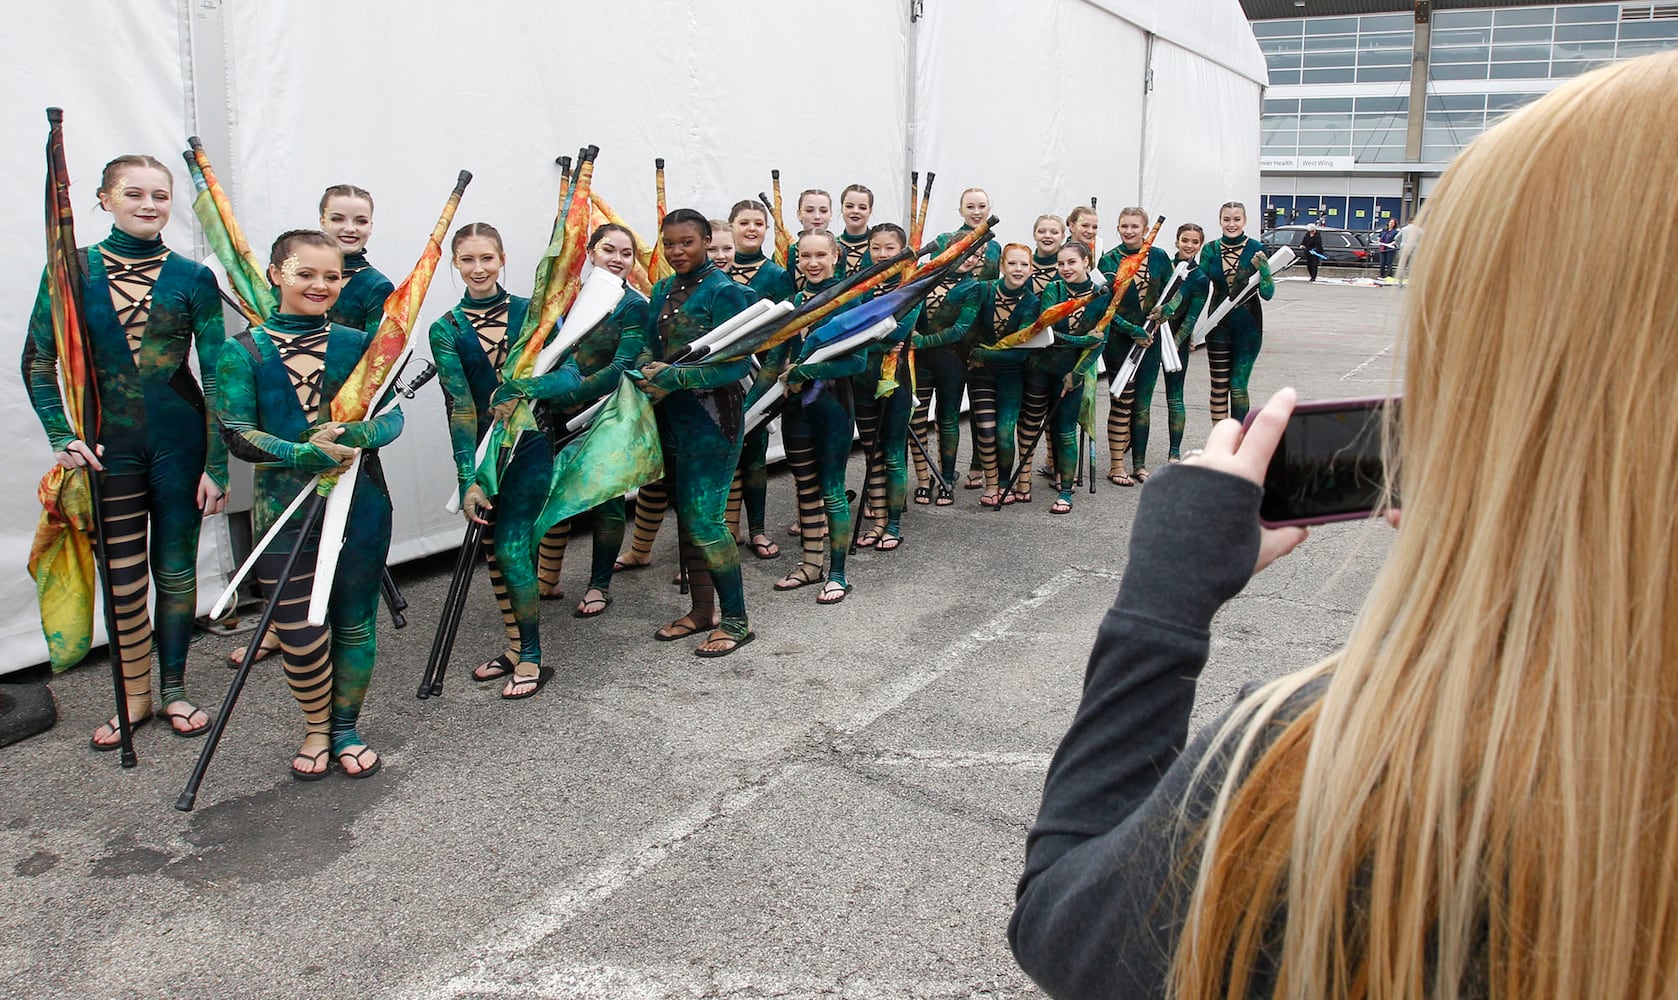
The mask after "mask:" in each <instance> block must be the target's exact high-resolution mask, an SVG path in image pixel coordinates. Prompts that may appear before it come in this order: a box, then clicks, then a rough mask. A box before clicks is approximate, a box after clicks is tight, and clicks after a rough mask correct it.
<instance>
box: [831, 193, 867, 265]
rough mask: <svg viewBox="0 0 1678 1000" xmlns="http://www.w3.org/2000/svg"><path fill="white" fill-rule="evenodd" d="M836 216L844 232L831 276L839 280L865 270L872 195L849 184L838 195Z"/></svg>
mask: <svg viewBox="0 0 1678 1000" xmlns="http://www.w3.org/2000/svg"><path fill="white" fill-rule="evenodd" d="M839 215H840V217H841V218H843V219H844V220H845V229H844V231H843V232H841V233H840V234H839V236H838V240H839V267H838V269H837V270H836V271H835V272H834V273H835V274H837V275H838V276H839V277H841V278H843V277H844V276H845V275H847V274H855V273H856V272H858V271H860V270H862V269H863V268H866V267H867V266H868V264H869V258H868V229H869V223H870V221H871V220H872V219H873V218H874V192H873V191H871V190H869V189H868V188H866V187H864V186H863V185H861V184H852V185H851V186H849V187H847V188H845V190H843V191H841V192H839Z"/></svg>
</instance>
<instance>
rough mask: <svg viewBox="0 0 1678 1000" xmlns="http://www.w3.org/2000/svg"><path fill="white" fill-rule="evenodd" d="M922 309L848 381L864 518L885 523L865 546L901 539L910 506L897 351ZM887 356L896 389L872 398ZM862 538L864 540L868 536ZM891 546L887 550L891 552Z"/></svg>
mask: <svg viewBox="0 0 1678 1000" xmlns="http://www.w3.org/2000/svg"><path fill="white" fill-rule="evenodd" d="M901 283H902V281H901V279H899V278H893V279H892V280H890V281H888V282H886V283H884V284H882V285H881V286H880V287H879V288H877V289H876V290H875V292H874V295H875V296H876V297H877V296H880V295H884V294H886V293H887V292H889V291H891V290H892V289H894V288H896V287H897V286H898V285H899V284H901ZM920 315H921V304H920V303H917V304H916V305H915V308H914V309H913V310H912V311H911V312H910V313H909V314H908V315H907V316H905V317H904V318H903V319H901V320H899V321H898V324H897V328H896V329H895V330H893V331H892V332H891V333H889V334H887V335H886V336H885V338H884V339H882V340H877V341H875V342H874V343H872V344H870V345H869V347H868V367H867V368H866V369H864V370H863V371H862V372H861V373H860V374H857V375H854V376H852V378H851V386H852V390H853V396H854V398H855V406H856V427H857V436H858V438H859V439H860V443H861V445H862V454H863V456H864V459H865V462H866V466H865V475H864V487H863V488H864V491H865V492H864V496H865V498H866V503H865V505H864V510H865V513H866V514H867V515H868V517H869V518H871V519H873V520H875V521H879V520H881V519H882V517H883V519H884V521H885V524H884V527H883V528H882V527H881V526H879V525H876V526H875V527H874V528H873V529H871V530H870V536H871V537H874V538H875V539H876V541H864V542H862V543H859V544H862V545H864V546H865V547H866V546H868V545H873V544H876V542H877V540H878V539H880V538H901V537H902V531H901V528H900V522H901V521H902V518H903V508H904V507H905V506H907V505H908V502H909V467H908V463H907V462H906V461H905V460H904V452H905V451H906V450H907V449H908V447H909V414H910V411H911V410H912V409H913V406H912V404H913V402H914V393H912V392H910V391H909V378H910V368H909V366H908V365H907V364H904V363H903V362H902V360H901V359H902V357H903V354H902V352H901V350H900V346H901V345H902V344H903V342H904V341H905V340H907V339H908V338H909V336H910V334H911V333H912V332H913V331H914V329H915V324H916V323H918V322H920ZM887 354H897V355H898V356H899V359H900V360H899V363H898V366H897V379H896V381H897V387H896V388H895V389H892V390H891V391H890V392H889V393H887V394H886V395H884V396H879V395H877V393H878V391H879V386H880V375H881V369H882V366H883V365H884V364H885V358H886V355H887ZM870 536H865V537H870ZM893 547H894V546H888V547H887V549H886V551H890V550H891V548H893Z"/></svg>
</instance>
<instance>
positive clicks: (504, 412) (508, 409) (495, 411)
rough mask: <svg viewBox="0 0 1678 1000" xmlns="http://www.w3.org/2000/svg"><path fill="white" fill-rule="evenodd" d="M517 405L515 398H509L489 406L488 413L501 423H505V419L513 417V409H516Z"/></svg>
mask: <svg viewBox="0 0 1678 1000" xmlns="http://www.w3.org/2000/svg"><path fill="white" fill-rule="evenodd" d="M518 406H519V401H518V400H516V399H509V400H507V401H506V402H504V403H496V404H495V405H494V406H492V407H490V408H489V415H490V416H492V417H494V418H495V419H497V420H499V421H501V422H502V423H506V422H507V421H509V420H511V419H513V411H514V410H516V409H518Z"/></svg>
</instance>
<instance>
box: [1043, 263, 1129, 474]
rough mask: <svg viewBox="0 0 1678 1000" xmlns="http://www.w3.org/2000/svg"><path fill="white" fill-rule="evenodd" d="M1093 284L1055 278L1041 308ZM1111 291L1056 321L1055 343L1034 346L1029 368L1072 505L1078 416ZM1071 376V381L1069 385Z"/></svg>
mask: <svg viewBox="0 0 1678 1000" xmlns="http://www.w3.org/2000/svg"><path fill="white" fill-rule="evenodd" d="M1094 289H1095V283H1094V282H1092V281H1090V280H1089V279H1087V278H1086V279H1085V280H1084V281H1081V282H1077V283H1072V282H1068V281H1066V280H1065V279H1064V278H1063V279H1059V280H1056V281H1052V282H1050V283H1049V287H1048V288H1046V289H1044V290H1043V297H1042V299H1041V300H1040V301H1041V304H1042V308H1043V309H1049V308H1050V307H1052V306H1054V305H1057V304H1059V303H1061V302H1065V301H1067V300H1068V299H1072V298H1075V297H1077V296H1080V295H1087V294H1089V293H1090V292H1091V291H1092V290H1094ZM1112 296H1113V286H1112V284H1111V283H1108V284H1107V285H1104V286H1103V287H1102V289H1101V290H1100V291H1099V292H1097V293H1096V295H1095V297H1094V298H1092V299H1090V301H1089V302H1088V303H1087V304H1085V306H1084V307H1083V308H1082V309H1079V310H1077V311H1076V312H1074V313H1073V314H1072V315H1071V316H1069V317H1067V318H1066V319H1064V320H1061V321H1060V322H1059V323H1056V324H1055V327H1054V331H1055V340H1054V343H1053V344H1051V345H1050V346H1048V347H1044V348H1039V349H1037V350H1035V351H1033V352H1032V353H1033V357H1032V359H1031V362H1030V365H1029V367H1028V368H1027V370H1026V398H1027V400H1028V404H1029V401H1030V400H1032V399H1034V398H1036V399H1042V400H1044V402H1043V403H1042V404H1039V405H1041V406H1043V408H1044V409H1045V410H1046V414H1045V415H1046V418H1047V420H1048V430H1047V434H1048V435H1049V442H1050V448H1051V449H1052V450H1051V453H1052V454H1053V455H1054V459H1055V472H1056V474H1057V476H1058V477H1059V480H1060V482H1059V486H1060V499H1061V501H1062V502H1064V503H1068V504H1070V503H1071V502H1072V484H1073V481H1074V479H1075V477H1076V475H1077V471H1078V417H1079V415H1080V414H1081V413H1082V410H1083V404H1084V394H1085V393H1087V392H1089V391H1091V386H1090V384H1089V383H1090V382H1091V381H1093V380H1092V379H1091V378H1090V377H1089V376H1090V373H1091V372H1093V371H1094V370H1095V360H1096V358H1097V357H1098V356H1099V355H1100V354H1101V347H1102V343H1103V340H1104V338H1105V336H1106V331H1105V330H1103V329H1100V328H1098V325H1099V324H1100V322H1101V317H1102V314H1103V313H1105V312H1106V310H1107V303H1108V301H1109V300H1110V299H1111V298H1112ZM1069 376H1070V378H1071V383H1072V384H1071V388H1066V381H1067V378H1068V377H1069ZM1039 426H1041V425H1039ZM1030 430H1031V428H1028V429H1027V432H1028V433H1029V432H1030Z"/></svg>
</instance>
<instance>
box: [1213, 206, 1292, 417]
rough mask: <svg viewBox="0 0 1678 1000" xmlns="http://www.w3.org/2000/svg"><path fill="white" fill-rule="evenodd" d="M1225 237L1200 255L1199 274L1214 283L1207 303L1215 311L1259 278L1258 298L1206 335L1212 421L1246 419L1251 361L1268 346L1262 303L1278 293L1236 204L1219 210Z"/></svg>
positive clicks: (1261, 249) (1243, 213)
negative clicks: (1204, 275) (1203, 274)
mask: <svg viewBox="0 0 1678 1000" xmlns="http://www.w3.org/2000/svg"><path fill="white" fill-rule="evenodd" d="M1218 228H1219V229H1221V230H1222V231H1223V236H1222V237H1221V238H1220V239H1218V240H1217V241H1215V242H1213V243H1211V244H1209V245H1208V246H1207V247H1205V248H1204V249H1202V250H1201V251H1200V270H1201V271H1202V272H1204V273H1205V274H1206V277H1207V280H1208V281H1209V282H1210V285H1209V288H1208V293H1207V294H1208V296H1209V303H1210V305H1211V306H1212V308H1214V309H1215V308H1217V307H1218V305H1219V303H1221V302H1223V301H1224V300H1225V299H1227V298H1229V297H1230V295H1232V294H1236V293H1239V292H1240V290H1241V289H1242V288H1244V287H1246V285H1247V282H1249V281H1251V280H1252V276H1253V275H1254V274H1255V273H1256V274H1258V275H1259V283H1258V294H1257V295H1255V296H1253V297H1251V298H1249V299H1248V300H1247V301H1246V302H1245V303H1243V304H1242V305H1240V306H1239V307H1237V308H1235V309H1232V310H1230V311H1229V313H1228V315H1226V316H1225V317H1224V319H1223V322H1221V323H1219V324H1218V326H1217V329H1215V330H1213V331H1212V332H1211V333H1210V334H1208V335H1207V337H1206V360H1207V363H1208V364H1209V365H1210V367H1211V369H1212V399H1211V407H1212V420H1213V422H1214V423H1216V422H1217V421H1219V420H1222V419H1224V418H1225V417H1234V418H1235V419H1236V420H1242V419H1245V418H1246V416H1247V383H1248V382H1249V381H1250V380H1251V379H1252V377H1253V363H1254V362H1256V361H1257V360H1258V355H1259V348H1261V347H1263V346H1264V307H1263V305H1262V304H1261V301H1262V300H1264V299H1268V298H1270V297H1271V296H1272V295H1275V294H1276V283H1275V281H1273V280H1272V279H1271V277H1270V261H1269V260H1268V259H1267V258H1266V257H1265V255H1264V244H1263V243H1260V242H1259V241H1258V240H1256V239H1253V238H1252V237H1250V236H1248V235H1247V231H1246V230H1247V209H1246V207H1245V206H1243V205H1242V204H1241V203H1240V202H1238V201H1231V202H1225V203H1224V204H1223V205H1222V206H1221V207H1219V209H1218Z"/></svg>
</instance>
